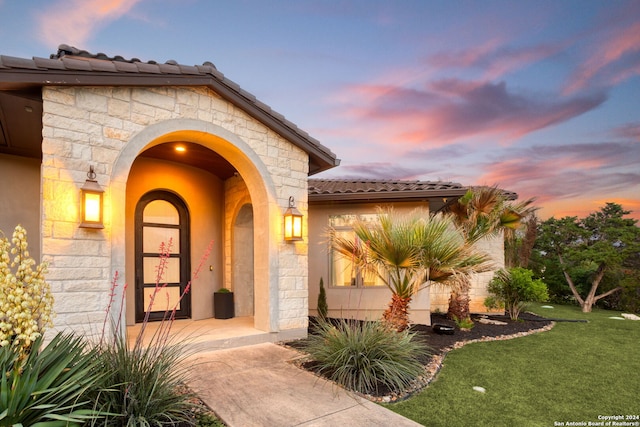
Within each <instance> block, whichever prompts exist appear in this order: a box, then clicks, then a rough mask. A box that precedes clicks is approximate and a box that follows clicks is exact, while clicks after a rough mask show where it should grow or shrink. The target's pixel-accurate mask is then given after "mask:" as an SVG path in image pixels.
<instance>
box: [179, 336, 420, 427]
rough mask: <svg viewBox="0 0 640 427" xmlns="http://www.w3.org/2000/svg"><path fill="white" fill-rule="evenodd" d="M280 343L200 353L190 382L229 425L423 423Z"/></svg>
mask: <svg viewBox="0 0 640 427" xmlns="http://www.w3.org/2000/svg"><path fill="white" fill-rule="evenodd" d="M299 357H301V354H300V353H298V352H297V351H295V350H292V349H288V348H285V347H282V346H279V345H276V344H270V343H266V344H257V345H252V346H247V347H240V348H233V349H227V350H218V351H212V352H207V353H198V354H196V355H194V356H193V357H192V358H191V359H190V361H192V362H193V363H194V364H195V366H194V368H195V369H194V374H195V375H194V376H193V379H192V380H191V382H190V384H189V386H190V387H191V388H192V390H193V391H194V392H196V393H197V394H198V396H199V397H200V398H201V399H202V400H203V401H204V402H205V403H206V404H207V405H209V407H211V408H212V409H213V410H214V411H215V413H216V414H218V416H219V417H220V418H221V419H222V420H223V421H224V422H225V423H226V424H227V425H229V426H230V427H250V426H260V427H293V426H307V427H310V426H350V427H358V426H362V427H365V426H366V427H371V426H384V427H389V426H394V427H401V426H407V427H412V426H419V425H420V424H417V423H415V422H413V421H411V420H408V419H406V418H404V417H402V416H400V415H398V414H396V413H394V412H392V411H389V410H387V409H385V408H383V407H381V406H379V405H376V404H375V403H372V402H370V401H368V400H366V399H362V398H359V397H357V396H355V395H352V394H349V393H347V392H346V391H345V390H343V389H342V388H339V387H336V386H335V385H334V384H333V383H331V382H328V381H326V380H323V379H321V378H318V377H316V376H315V375H313V374H311V373H309V372H306V371H304V370H302V369H299V368H297V367H296V366H294V365H293V364H292V363H290V362H289V361H291V360H294V359H296V358H299Z"/></svg>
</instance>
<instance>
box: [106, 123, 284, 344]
mask: <svg viewBox="0 0 640 427" xmlns="http://www.w3.org/2000/svg"><path fill="white" fill-rule="evenodd" d="M180 141H182V142H188V143H191V144H197V145H198V146H201V147H205V148H206V149H209V150H211V151H213V152H215V153H216V154H217V155H219V156H221V157H222V158H224V159H225V161H227V162H229V164H231V165H232V166H233V167H234V168H235V170H236V171H237V177H233V178H231V179H229V180H228V181H227V180H220V182H215V180H210V181H209V182H203V179H205V178H194V179H189V180H184V188H196V189H197V190H198V191H201V192H203V193H207V197H208V198H207V200H209V201H210V202H211V203H218V206H222V208H221V211H220V212H221V213H220V214H218V213H216V212H217V211H215V209H214V210H211V212H214V213H213V215H214V216H215V215H219V216H218V218H212V217H209V218H206V221H208V222H209V223H210V224H213V223H216V224H218V230H219V232H220V233H221V236H218V237H217V238H210V236H207V235H204V233H201V232H200V230H201V229H202V227H201V225H199V224H196V221H197V220H200V219H202V218H205V217H206V215H197V216H196V215H195V214H193V209H194V207H195V206H198V207H200V205H199V203H201V202H202V200H201V202H198V203H194V206H192V203H191V202H190V201H189V200H188V199H186V198H185V200H186V202H187V206H188V208H189V211H190V212H191V213H192V216H191V218H192V224H191V227H192V229H193V230H198V232H195V231H194V232H193V233H192V236H193V237H194V238H195V237H198V238H200V239H201V240H202V241H203V242H205V241H206V243H208V242H209V241H213V251H212V252H215V253H212V254H211V256H213V258H212V259H213V261H209V260H208V261H206V263H205V265H204V268H203V269H202V277H200V278H199V280H200V281H201V284H202V283H204V284H205V285H202V286H200V285H198V286H197V288H198V289H201V290H202V289H206V290H207V291H206V292H209V291H208V289H212V290H211V293H209V294H208V295H206V294H204V293H203V294H202V295H203V296H202V297H199V296H197V295H196V293H195V292H197V291H194V294H193V295H192V305H193V307H192V308H193V310H194V311H195V310H196V305H197V304H200V303H202V304H205V305H206V306H207V307H209V308H208V309H209V310H211V315H210V317H213V307H212V305H213V304H212V293H213V290H215V289H218V288H220V287H223V285H224V284H225V283H227V281H229V282H230V280H229V279H230V278H231V276H232V274H231V271H230V270H227V269H226V266H230V264H231V258H232V255H233V252H232V249H231V246H232V244H231V241H229V240H227V239H231V235H232V234H231V233H229V234H226V233H227V231H226V230H229V229H230V228H232V227H233V225H234V221H235V218H234V217H233V215H234V211H235V209H238V208H237V206H238V205H235V206H236V207H235V209H229V207H230V203H231V202H229V200H230V199H232V197H234V194H235V192H237V191H238V189H242V191H243V192H244V195H243V196H241V197H242V198H243V199H245V200H246V201H245V202H243V203H242V204H240V206H242V205H243V204H246V203H249V204H250V207H251V211H252V217H253V219H252V222H253V236H252V237H253V251H251V254H250V255H252V256H253V283H255V286H253V300H254V301H255V303H254V304H253V318H254V326H255V328H257V329H260V330H263V331H267V332H276V331H278V330H279V325H278V309H279V307H278V306H279V304H278V296H279V294H278V285H279V274H278V271H279V270H278V258H279V257H278V254H279V252H278V250H279V245H280V241H281V231H280V228H279V227H280V226H281V222H282V208H281V207H280V206H279V204H278V198H277V197H276V190H275V185H274V183H273V179H272V177H271V176H270V174H269V172H268V170H267V168H266V166H265V164H264V163H263V161H262V160H261V158H260V157H259V156H258V155H257V154H256V153H255V151H253V149H252V148H251V147H250V146H249V145H248V144H247V143H246V142H244V141H243V140H242V139H241V138H240V137H239V136H238V135H236V134H234V133H231V132H229V131H227V130H225V129H223V128H221V127H219V126H217V125H214V124H211V123H207V122H202V121H198V120H182V119H176V120H168V121H166V122H163V123H159V124H156V125H151V126H149V127H147V128H145V129H144V130H142V131H141V132H140V133H138V134H137V135H136V136H135V137H133V138H132V139H131V140H130V141H129V143H128V144H127V145H126V146H125V148H124V149H123V151H122V153H121V155H120V157H119V158H118V160H117V161H116V163H115V165H114V170H113V175H112V181H111V186H110V191H111V201H112V206H111V207H110V208H111V209H112V212H113V213H114V214H113V215H112V229H113V245H112V260H113V264H112V270H113V271H126V272H127V275H130V274H133V273H132V272H133V271H134V270H135V263H134V259H133V253H134V252H135V250H134V247H133V243H132V242H133V239H132V237H131V236H132V234H131V233H132V232H133V225H132V224H131V225H127V224H128V221H129V220H128V219H127V218H128V217H129V215H130V218H133V212H132V210H133V208H132V207H130V205H131V203H130V202H129V201H128V200H129V194H128V193H129V192H130V191H129V189H130V188H131V179H132V177H133V176H134V173H136V171H135V167H137V166H140V165H142V166H145V167H146V168H147V171H148V175H147V176H145V177H143V179H141V181H144V182H145V185H146V184H154V185H155V184H157V182H158V181H159V180H158V177H159V176H161V175H162V177H165V178H166V177H168V178H169V179H171V180H172V181H171V184H172V185H173V184H174V183H175V182H174V181H176V180H177V179H178V178H179V175H177V174H174V173H173V171H172V170H170V169H171V167H173V166H176V165H178V166H180V164H179V163H176V162H165V160H164V159H160V158H155V159H147V158H144V157H143V156H142V153H144V152H145V151H146V150H148V149H150V148H152V147H156V146H159V145H163V144H171V143H176V142H180ZM150 161H153V162H165V163H164V166H163V168H162V170H160V169H158V168H157V167H156V166H155V165H150V164H147V165H144V164H143V163H144V162H147V163H148V162H150ZM167 169H169V170H167ZM192 169H193V168H192ZM196 172H197V171H196ZM196 172H194V173H196ZM197 173H200V172H197ZM154 174H155V175H154ZM203 174H204V175H206V173H204V172H203ZM204 175H203V176H204ZM238 181H240V183H241V185H238ZM128 188H129V189H128ZM156 189H162V187H156ZM181 191H183V190H181ZM212 192H213V193H215V194H218V196H211V194H212ZM216 192H217V193H216ZM176 193H177V194H181V192H180V191H176ZM136 201H137V199H136ZM127 205H129V207H127ZM134 205H135V203H134ZM121 212H124V213H125V214H124V215H122V214H121ZM127 212H130V213H127ZM236 212H240V211H239V210H237V211H236ZM245 212H247V211H245ZM246 215H248V213H245V214H243V218H245V219H247V220H248V216H246ZM131 221H132V220H131ZM223 224H224V226H223ZM195 246H196V245H195V243H194V242H193V241H192V260H193V261H192V266H193V269H195V267H196V265H197V264H198V259H199V258H200V256H201V255H202V253H203V252H204V249H205V248H206V246H207V245H206V244H201V245H200V249H196V248H195ZM245 247H247V246H245ZM245 253H246V252H245ZM123 254H125V255H123ZM227 274H228V276H227ZM219 278H221V279H219ZM217 280H218V281H217ZM216 281H217V282H216ZM127 282H128V283H133V280H132V279H129V278H128V277H127ZM229 284H231V283H229ZM247 298H249V300H250V299H251V298H250V297H247ZM133 301H134V298H133V296H129V294H127V297H126V303H127V304H126V306H127V319H129V318H130V317H129V316H130V314H129V311H130V307H131V306H133ZM248 309H250V307H249V308H248Z"/></svg>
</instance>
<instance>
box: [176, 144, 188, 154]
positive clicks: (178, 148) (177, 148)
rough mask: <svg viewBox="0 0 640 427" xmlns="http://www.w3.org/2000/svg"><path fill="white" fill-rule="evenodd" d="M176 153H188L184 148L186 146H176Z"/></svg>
mask: <svg viewBox="0 0 640 427" xmlns="http://www.w3.org/2000/svg"><path fill="white" fill-rule="evenodd" d="M176 151H177V152H178V153H184V152H185V151H187V149H186V148H185V147H184V145H176Z"/></svg>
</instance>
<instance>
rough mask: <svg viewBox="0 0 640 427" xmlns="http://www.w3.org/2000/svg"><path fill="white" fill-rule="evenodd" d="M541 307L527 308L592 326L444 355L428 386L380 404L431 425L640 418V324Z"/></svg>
mask: <svg viewBox="0 0 640 427" xmlns="http://www.w3.org/2000/svg"><path fill="white" fill-rule="evenodd" d="M541 305H542V304H533V305H531V306H530V307H529V310H530V311H533V312H535V313H537V314H540V315H543V316H545V317H553V318H561V319H587V320H589V323H567V322H558V323H557V324H556V326H555V327H554V328H553V329H552V330H550V331H548V332H543V333H539V334H534V335H530V336H527V337H523V338H517V339H513V340H508V341H493V342H486V343H473V344H468V345H466V346H465V347H463V348H461V349H458V350H454V351H452V352H450V353H449V354H448V355H447V357H446V358H445V361H444V365H443V368H442V370H441V371H440V373H439V375H438V377H437V379H436V380H435V381H433V382H432V383H431V385H430V386H429V387H428V388H427V389H425V390H424V391H422V392H421V393H420V394H418V395H416V396H414V397H412V398H410V399H408V400H406V401H404V402H400V403H397V404H393V405H385V406H386V407H387V408H389V409H391V410H393V411H395V412H398V413H399V414H402V415H403V416H405V417H407V418H410V419H412V420H414V421H416V422H418V423H421V424H423V425H428V426H454V425H460V426H553V425H554V422H558V423H561V422H564V423H566V422H571V421H573V422H577V421H584V422H586V423H588V422H589V421H591V422H597V421H598V415H640V321H630V320H614V319H609V317H610V316H619V315H620V312H614V311H606V310H597V309H594V311H593V312H592V313H582V312H580V310H579V308H578V307H569V306H558V305H554V307H555V308H554V309H545V308H541ZM474 386H480V387H484V388H485V389H486V392H485V393H479V392H477V391H474V390H473V387H474Z"/></svg>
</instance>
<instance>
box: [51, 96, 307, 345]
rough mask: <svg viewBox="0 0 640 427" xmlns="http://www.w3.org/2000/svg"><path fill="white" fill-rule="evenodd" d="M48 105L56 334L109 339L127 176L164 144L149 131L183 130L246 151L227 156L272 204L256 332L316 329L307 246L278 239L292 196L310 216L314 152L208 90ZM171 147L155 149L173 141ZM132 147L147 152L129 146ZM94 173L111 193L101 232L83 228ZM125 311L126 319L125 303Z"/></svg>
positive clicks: (262, 204) (264, 204) (60, 99)
mask: <svg viewBox="0 0 640 427" xmlns="http://www.w3.org/2000/svg"><path fill="white" fill-rule="evenodd" d="M42 96H43V110H44V113H43V142H42V150H43V160H42V256H43V260H46V261H47V262H48V263H49V273H48V275H47V278H48V281H49V282H50V284H51V287H52V290H53V293H54V297H55V299H56V303H55V311H56V312H57V318H56V319H55V325H56V328H55V329H75V330H81V331H84V333H86V334H98V333H99V332H100V330H101V328H102V322H103V320H104V311H105V307H107V305H108V301H109V293H110V286H111V285H110V284H111V280H112V277H113V275H114V274H115V272H116V271H120V272H121V271H122V269H123V268H124V267H125V261H124V259H125V254H124V253H119V250H120V249H121V250H122V252H124V247H125V245H124V240H125V238H127V239H128V238H132V236H130V235H129V234H127V235H126V237H125V229H124V221H123V220H122V218H121V216H123V215H124V192H125V191H126V176H127V174H128V171H129V169H130V167H131V164H132V162H133V160H134V159H135V157H136V156H137V155H138V154H139V153H140V152H141V151H142V150H144V149H145V148H147V147H148V146H150V145H154V140H148V141H142V142H141V139H144V136H145V135H146V133H145V132H147V130H148V129H153V130H154V132H156V130H157V129H164V128H166V129H170V130H173V131H179V130H180V128H181V126H180V125H181V124H182V123H184V128H185V130H187V131H190V132H191V133H185V134H184V135H188V136H191V135H196V136H197V133H198V129H214V130H216V132H217V135H216V136H214V137H213V138H211V137H209V136H206V137H202V138H208V139H207V141H208V142H211V141H213V142H211V143H212V144H214V143H215V139H216V138H218V140H219V139H220V137H219V136H220V135H222V138H223V139H225V141H230V140H235V141H237V143H236V144H235V145H236V146H238V145H242V147H238V148H237V149H235V148H233V147H231V148H230V147H229V146H228V145H224V147H225V149H227V150H228V151H225V152H228V153H232V154H231V155H234V156H235V155H237V157H236V158H234V159H229V160H230V161H231V162H232V163H234V165H235V164H236V163H235V160H238V159H240V160H238V161H239V162H240V163H242V162H245V163H243V165H244V169H243V170H250V171H251V174H250V175H251V176H249V177H244V176H243V178H245V180H247V182H248V183H250V185H249V186H248V188H249V189H253V190H254V192H255V194H256V195H257V194H258V193H260V196H259V197H262V198H261V199H259V200H255V199H254V200H252V202H253V203H254V212H260V213H262V214H264V215H266V216H268V221H269V223H268V224H269V225H268V227H266V228H269V230H264V229H260V230H257V232H256V240H257V239H263V240H262V241H264V239H268V249H267V252H269V253H268V254H257V256H262V257H267V258H268V259H269V261H268V262H262V264H261V265H262V266H265V265H266V266H267V267H266V268H264V267H263V269H264V270H268V273H267V272H266V271H259V272H257V273H258V274H260V273H262V274H263V277H262V279H264V278H265V277H266V281H267V283H257V284H256V286H263V287H268V290H266V291H265V292H263V294H265V295H269V296H270V297H269V298H267V300H268V301H267V304H268V307H266V308H261V309H264V310H268V313H267V312H266V311H265V313H262V312H261V316H263V317H261V318H263V319H266V320H265V321H264V322H263V323H262V324H260V325H258V324H257V323H258V322H257V321H256V327H258V328H261V329H264V330H270V331H277V330H280V329H291V328H304V327H306V324H307V302H306V297H307V291H306V287H307V247H306V243H305V242H306V241H307V240H305V242H300V243H296V244H286V243H284V242H283V241H282V238H277V236H282V233H281V230H282V215H281V214H280V215H279V216H278V212H284V209H286V206H287V201H288V199H289V196H291V195H293V196H294V197H295V198H296V201H297V207H298V209H299V210H300V211H301V212H302V213H303V214H305V215H306V213H307V176H308V157H307V154H306V153H305V152H304V151H302V150H301V149H299V148H298V147H295V146H293V145H292V144H290V143H289V142H287V141H286V140H284V139H283V138H281V137H280V136H279V135H277V134H276V133H274V132H273V131H271V130H270V129H268V128H267V127H265V126H264V125H262V124H261V123H259V122H257V121H255V120H254V119H252V118H251V117H249V116H248V115H247V114H246V113H244V112H243V111H241V110H239V109H238V108H236V107H234V106H233V105H231V104H229V103H227V102H226V101H224V100H223V99H222V98H220V97H219V96H218V95H217V94H215V93H213V92H212V91H211V90H209V89H206V88H175V87H166V88H95V87H45V88H43V95H42ZM194 128H195V129H196V130H195V131H194V130H193V129H194ZM218 131H219V132H218ZM149 133H150V134H153V135H155V134H154V133H153V132H151V131H149ZM141 135H142V136H141ZM181 135H182V134H181ZM224 135H228V137H226V138H225V137H224ZM194 138H195V139H194V142H200V140H199V138H196V137H195V136H194ZM161 139H162V138H161V137H157V138H156V141H155V143H158V142H168V141H170V139H162V140H161ZM203 140H204V139H203ZM132 141H135V143H136V144H139V145H136V146H133V145H132V146H131V147H127V145H128V144H132ZM240 142H241V143H240ZM247 159H249V160H253V164H254V165H255V169H252V168H251V167H249V166H247V165H248V163H246V162H247ZM89 165H93V166H94V167H95V172H96V174H97V180H98V182H99V183H100V185H101V186H102V187H103V188H104V189H105V190H106V192H105V228H104V230H100V231H96V230H87V229H81V228H78V225H79V212H78V211H79V196H80V191H79V189H80V187H81V186H82V185H83V183H84V180H85V179H86V173H87V170H88V168H89ZM265 171H266V172H265ZM256 189H261V191H257V190H256ZM253 194H254V193H252V195H253ZM256 197H258V196H256ZM256 205H257V206H256ZM256 207H257V209H256ZM226 215H227V216H228V215H229V213H228V212H227V214H226ZM226 222H227V220H225V223H226ZM258 223H259V222H258V221H256V224H258ZM263 224H264V221H263ZM265 247H267V246H265ZM228 256H229V253H228V252H226V251H225V257H228ZM130 268H131V267H130ZM267 276H268V277H267ZM262 281H264V280H262ZM129 303H133V302H129ZM115 305H116V306H115V307H114V309H115V310H116V311H117V310H119V307H117V305H118V302H117V301H116V303H115ZM264 316H267V317H264Z"/></svg>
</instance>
